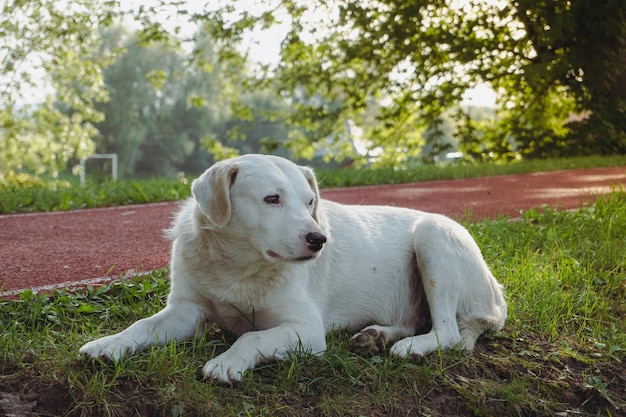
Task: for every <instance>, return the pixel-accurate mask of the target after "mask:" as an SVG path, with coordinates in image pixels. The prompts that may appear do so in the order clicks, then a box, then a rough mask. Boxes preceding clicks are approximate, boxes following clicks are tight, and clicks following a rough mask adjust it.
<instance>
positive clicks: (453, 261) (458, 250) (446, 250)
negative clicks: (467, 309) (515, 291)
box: [391, 215, 480, 357]
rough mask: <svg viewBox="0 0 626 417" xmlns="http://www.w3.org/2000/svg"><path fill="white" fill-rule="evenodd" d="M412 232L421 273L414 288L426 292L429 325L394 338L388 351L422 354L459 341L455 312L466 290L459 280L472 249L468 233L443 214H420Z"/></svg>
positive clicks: (470, 262) (453, 345)
mask: <svg viewBox="0 0 626 417" xmlns="http://www.w3.org/2000/svg"><path fill="white" fill-rule="evenodd" d="M414 233H415V239H414V248H415V255H416V263H417V268H418V270H419V273H420V276H421V286H420V288H417V289H416V290H417V291H421V290H423V291H424V294H425V295H426V300H427V301H428V306H429V310H430V316H431V322H432V327H431V329H430V331H429V332H428V333H425V334H421V335H417V336H412V337H407V338H405V339H402V340H400V341H398V342H396V343H395V344H394V345H393V346H392V348H391V353H392V354H394V355H398V356H414V357H422V356H424V355H427V354H429V353H431V352H434V351H436V350H437V349H447V348H452V347H455V346H456V345H458V344H459V343H461V342H462V335H461V332H460V330H459V326H458V323H457V316H458V312H459V304H460V302H461V300H462V299H463V297H465V294H464V292H466V291H467V289H466V288H465V286H466V285H467V284H468V283H467V282H465V281H463V280H464V277H465V274H467V272H468V271H467V269H468V268H471V264H472V263H473V259H472V257H473V256H475V252H474V251H473V250H471V249H470V250H468V249H469V247H471V246H472V244H473V239H472V237H471V236H470V235H469V233H468V232H467V231H466V230H465V229H464V228H463V227H462V226H460V225H459V224H457V223H456V222H454V221H452V220H450V219H448V218H446V217H443V216H435V215H432V216H426V217H424V218H422V219H421V220H420V221H419V222H418V223H417V224H416V226H415V231H414ZM479 256H480V255H479ZM472 347H473V343H472Z"/></svg>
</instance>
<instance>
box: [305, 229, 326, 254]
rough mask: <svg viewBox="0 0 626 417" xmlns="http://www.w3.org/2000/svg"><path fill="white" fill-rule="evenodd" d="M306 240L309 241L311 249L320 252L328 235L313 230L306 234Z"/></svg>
mask: <svg viewBox="0 0 626 417" xmlns="http://www.w3.org/2000/svg"><path fill="white" fill-rule="evenodd" d="M306 241H307V242H308V243H309V250H312V251H313V252H319V251H320V250H322V246H324V243H326V236H324V235H323V234H321V233H318V232H312V233H309V234H307V235H306Z"/></svg>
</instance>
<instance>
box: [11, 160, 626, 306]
mask: <svg viewBox="0 0 626 417" xmlns="http://www.w3.org/2000/svg"><path fill="white" fill-rule="evenodd" d="M623 184H626V167H617V168H594V169H585V170H565V171H555V172H546V173H536V174H524V175H505V176H495V177H486V178H473V179H459V180H449V181H429V182H419V183H412V184H400V185H385V186H371V187H354V188H341V189H330V190H323V191H322V196H323V197H324V198H327V199H330V200H335V201H338V202H342V203H348V204H385V205H394V206H403V207H410V208H415V209H419V210H424V211H432V212H438V213H443V214H446V215H448V216H451V217H454V218H457V219H459V218H467V216H468V215H469V216H471V217H470V218H471V219H472V220H480V219H483V218H492V217H495V216H498V215H505V216H511V217H517V216H519V215H520V213H521V212H523V211H526V210H528V209H530V208H533V207H540V206H543V205H548V206H551V207H556V208H560V209H571V208H578V207H580V206H581V205H585V204H588V203H590V202H591V201H593V200H594V199H595V198H596V197H598V196H599V195H602V194H605V193H607V192H610V191H611V190H612V189H616V188H619V187H620V186H623ZM175 209H176V203H159V204H146V205H135V206H124V207H114V208H103V209H87V210H75V211H69V212H53V213H33V214H12V215H3V216H0V295H4V296H8V295H13V294H15V293H16V292H18V291H20V290H23V289H27V288H29V289H34V290H36V291H37V290H45V289H51V288H60V287H65V286H67V287H72V286H84V285H89V284H97V283H101V282H105V281H110V280H112V279H114V278H116V277H120V276H131V275H135V274H138V273H141V272H145V271H150V270H153V269H158V268H165V267H167V264H168V260H169V250H170V242H169V241H168V240H166V239H165V238H164V237H163V233H162V230H163V229H164V228H167V227H168V225H169V223H170V220H171V218H172V214H173V212H174V211H175Z"/></svg>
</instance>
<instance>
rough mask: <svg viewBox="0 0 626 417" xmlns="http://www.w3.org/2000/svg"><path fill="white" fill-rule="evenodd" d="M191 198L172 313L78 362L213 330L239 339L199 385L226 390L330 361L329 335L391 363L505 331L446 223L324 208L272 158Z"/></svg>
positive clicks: (175, 228)
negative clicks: (298, 360) (310, 359)
mask: <svg viewBox="0 0 626 417" xmlns="http://www.w3.org/2000/svg"><path fill="white" fill-rule="evenodd" d="M191 189H192V193H193V198H190V199H189V200H187V201H186V202H184V203H183V204H182V206H181V209H180V211H179V212H178V214H177V215H176V218H175V220H174V222H173V225H172V228H171V229H169V230H168V234H169V235H170V236H171V238H172V239H173V240H174V243H173V248H172V261H171V272H172V279H171V281H172V283H171V291H170V294H169V297H168V300H167V306H166V307H165V308H164V309H163V310H162V311H160V312H159V313H157V314H155V315H153V316H151V317H148V318H145V319H143V320H139V321H137V322H136V323H134V324H133V325H132V326H130V327H129V328H127V329H126V330H124V331H122V332H120V333H118V334H114V335H112V336H107V337H103V338H101V339H98V340H95V341H92V342H90V343H87V344H86V345H84V346H83V347H82V348H81V349H80V352H81V353H82V354H84V355H86V356H89V357H94V358H110V359H113V360H117V359H119V358H121V357H123V356H125V355H129V354H132V353H133V352H135V351H136V350H138V349H140V348H144V347H146V346H149V345H153V344H164V343H166V342H168V341H171V340H180V339H183V338H187V337H191V336H194V335H195V334H196V332H197V331H198V329H202V328H203V325H204V323H205V322H206V321H213V322H216V323H217V324H218V325H219V326H220V327H221V328H222V329H224V330H227V331H230V332H232V333H234V334H236V335H241V336H240V337H239V338H238V339H237V340H236V341H235V343H234V344H233V345H232V346H231V347H230V349H228V350H227V351H226V352H224V353H222V354H221V355H219V356H217V357H215V358H213V359H211V360H209V361H208V362H207V363H206V365H205V366H204V368H203V373H204V376H205V377H206V378H211V379H215V380H218V381H221V382H227V383H232V382H234V381H238V380H240V379H241V377H242V374H243V373H244V372H245V371H247V370H249V369H252V368H254V367H255V366H256V365H257V364H259V363H260V362H263V361H267V360H279V359H283V358H285V357H286V356H287V355H288V352H289V351H293V350H297V349H303V348H304V349H306V350H307V351H309V352H313V353H322V352H323V351H324V350H325V348H326V333H327V332H328V331H330V330H332V329H339V328H344V329H345V328H347V329H353V330H355V331H360V332H359V333H357V334H356V335H355V336H354V337H353V338H352V341H351V342H352V344H354V345H357V346H360V347H371V348H372V349H374V350H376V346H377V345H379V344H382V343H384V344H391V343H392V342H394V341H395V344H393V346H392V347H391V348H390V352H391V354H393V355H398V356H409V355H410V356H418V357H419V356H422V355H426V354H428V353H430V352H433V351H435V350H437V349H439V348H441V349H444V348H451V347H455V346H460V347H461V348H463V349H467V350H471V349H473V347H474V343H475V342H476V339H477V338H478V336H479V335H480V334H481V333H483V332H485V331H488V330H499V329H501V328H502V326H503V325H504V321H505V319H506V315H507V308H506V303H505V300H504V298H503V293H502V287H501V285H500V284H498V282H497V281H496V279H495V278H494V277H493V275H492V274H491V272H490V271H489V269H488V267H487V265H486V264H485V261H484V260H483V258H482V255H481V253H480V250H479V248H478V246H477V245H476V243H475V242H474V240H473V239H472V237H471V236H470V234H469V233H468V232H467V230H465V229H464V228H463V227H462V226H461V225H459V224H458V223H456V222H454V221H453V220H451V219H449V218H447V217H444V216H441V215H436V214H429V213H423V212H419V211H415V210H409V209H404V208H394V207H377V206H346V205H340V204H337V203H333V202H331V201H327V200H321V199H319V192H318V187H317V183H316V180H315V176H314V174H313V171H311V170H310V169H309V168H306V167H301V166H297V165H295V164H293V163H292V162H290V161H288V160H286V159H283V158H278V157H273V156H262V155H245V156H242V157H239V158H235V159H230V160H227V161H222V162H218V163H216V164H215V165H213V166H212V167H211V168H209V169H208V170H207V171H206V172H205V173H204V174H202V176H200V177H199V178H198V179H196V180H195V181H194V182H193V185H192V187H191ZM364 326H367V327H364ZM419 333H422V334H419ZM416 334H417V335H416Z"/></svg>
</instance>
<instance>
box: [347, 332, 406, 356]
mask: <svg viewBox="0 0 626 417" xmlns="http://www.w3.org/2000/svg"><path fill="white" fill-rule="evenodd" d="M414 333H415V329H413V328H412V327H407V326H379V325H372V326H367V327H366V328H364V329H363V330H361V331H360V332H359V333H357V334H355V335H354V336H352V338H351V339H350V347H352V348H353V349H357V350H365V351H368V352H371V353H378V352H379V351H380V349H381V348H382V347H383V346H385V345H388V344H391V343H392V342H394V341H396V340H398V339H400V338H403V337H407V336H411V335H413V334H414Z"/></svg>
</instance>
